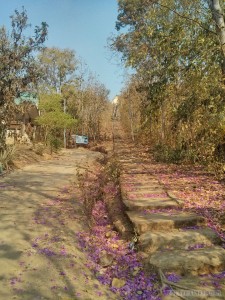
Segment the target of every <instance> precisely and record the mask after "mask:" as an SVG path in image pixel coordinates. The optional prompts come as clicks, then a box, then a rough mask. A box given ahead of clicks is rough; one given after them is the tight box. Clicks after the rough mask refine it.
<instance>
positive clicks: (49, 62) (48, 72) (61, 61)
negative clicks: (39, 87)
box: [39, 47, 77, 93]
mask: <svg viewBox="0 0 225 300" xmlns="http://www.w3.org/2000/svg"><path fill="white" fill-rule="evenodd" d="M39 62H40V67H41V69H42V75H43V77H42V82H41V83H42V84H43V85H44V86H45V88H52V89H54V90H55V92H56V93H61V89H62V86H63V85H64V84H66V83H69V82H70V81H71V80H72V79H74V72H75V70H76V68H77V59H76V57H75V52H74V51H73V50H70V49H59V48H55V47H53V48H45V49H43V50H42V51H41V53H40V55H39Z"/></svg>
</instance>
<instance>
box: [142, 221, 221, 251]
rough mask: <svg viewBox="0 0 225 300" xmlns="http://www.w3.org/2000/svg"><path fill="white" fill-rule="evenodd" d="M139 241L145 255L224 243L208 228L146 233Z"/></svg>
mask: <svg viewBox="0 0 225 300" xmlns="http://www.w3.org/2000/svg"><path fill="white" fill-rule="evenodd" d="M138 241H139V248H140V249H141V250H142V251H144V252H145V253H153V252H156V251H158V250H171V251H172V250H174V249H180V250H188V249H192V248H194V247H196V246H204V247H210V246H212V245H213V244H217V245H219V244H221V243H222V240H221V239H220V237H219V236H218V235H217V234H216V232H215V231H213V230H212V229H210V228H207V227H206V228H200V229H195V230H190V229H189V230H174V231H172V232H146V233H144V234H142V235H141V236H140V237H139V239H138Z"/></svg>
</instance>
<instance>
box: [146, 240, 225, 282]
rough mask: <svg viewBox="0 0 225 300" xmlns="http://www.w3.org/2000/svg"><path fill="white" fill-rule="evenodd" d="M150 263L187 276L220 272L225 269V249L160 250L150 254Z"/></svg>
mask: <svg viewBox="0 0 225 300" xmlns="http://www.w3.org/2000/svg"><path fill="white" fill-rule="evenodd" d="M148 265H149V267H151V268H154V269H156V270H161V271H162V272H175V273H176V274H180V275H185V276H187V275H195V276H196V275H206V274H212V273H218V272H221V271H222V270H224V269H225V249H223V248H222V247H219V246H214V247H210V248H203V249H195V250H193V251H188V250H173V251H165V252H162V251H158V252H156V253H154V254H152V255H151V256H150V258H149V259H148Z"/></svg>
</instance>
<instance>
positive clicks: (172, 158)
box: [153, 144, 185, 164]
mask: <svg viewBox="0 0 225 300" xmlns="http://www.w3.org/2000/svg"><path fill="white" fill-rule="evenodd" d="M153 155H154V158H155V160H156V161H160V162H169V163H176V164H177V163H180V162H181V161H182V160H184V158H185V151H184V150H183V149H180V148H176V149H173V148H171V147H169V146H167V145H162V144H158V145H156V146H155V147H154V150H153Z"/></svg>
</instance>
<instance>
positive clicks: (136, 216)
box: [126, 211, 206, 235]
mask: <svg viewBox="0 0 225 300" xmlns="http://www.w3.org/2000/svg"><path fill="white" fill-rule="evenodd" d="M126 213H127V215H128V217H129V219H130V220H131V222H132V223H133V225H134V227H135V229H136V231H137V233H138V234H139V235H141V234H142V233H145V232H147V231H151V232H153V231H164V232H169V231H170V230H173V229H178V228H183V227H187V226H202V225H204V224H205V222H206V221H205V219H204V218H203V217H201V216H197V215H196V214H195V213H188V212H182V211H175V212H170V213H168V212H160V213H142V212H138V211H127V212H126Z"/></svg>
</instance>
